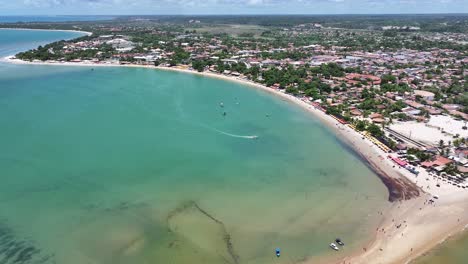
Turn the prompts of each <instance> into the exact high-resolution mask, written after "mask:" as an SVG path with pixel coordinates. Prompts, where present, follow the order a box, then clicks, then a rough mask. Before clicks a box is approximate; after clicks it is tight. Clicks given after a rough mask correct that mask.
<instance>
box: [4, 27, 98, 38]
mask: <svg viewBox="0 0 468 264" xmlns="http://www.w3.org/2000/svg"><path fill="white" fill-rule="evenodd" d="M0 30H27V31H31V30H32V31H63V32H75V33H83V34H85V35H87V36H91V35H93V33H92V32H88V31H80V30H70V29H39V28H0Z"/></svg>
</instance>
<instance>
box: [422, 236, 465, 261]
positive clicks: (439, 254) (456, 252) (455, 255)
mask: <svg viewBox="0 0 468 264" xmlns="http://www.w3.org/2000/svg"><path fill="white" fill-rule="evenodd" d="M467 249H468V234H467V233H466V232H465V233H464V234H462V235H460V236H457V237H454V238H452V239H450V240H448V241H446V242H444V243H443V244H441V245H440V246H438V247H437V248H435V249H433V250H431V251H430V252H429V253H428V254H427V255H425V256H423V257H421V258H419V259H418V260H416V261H414V262H413V264H439V263H450V264H465V263H467V260H468V250H467Z"/></svg>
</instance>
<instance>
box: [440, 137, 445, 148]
mask: <svg viewBox="0 0 468 264" xmlns="http://www.w3.org/2000/svg"><path fill="white" fill-rule="evenodd" d="M439 148H444V140H443V139H441V140H440V141H439Z"/></svg>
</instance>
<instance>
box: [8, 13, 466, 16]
mask: <svg viewBox="0 0 468 264" xmlns="http://www.w3.org/2000/svg"><path fill="white" fill-rule="evenodd" d="M340 15H370V16H372V15H374V16H384V15H468V12H462V13H455V12H448V13H320V14H319V13H317V14H300V13H283V14H281V13H271V14H268V13H267V14H261V13H239V14H212V13H207V14H95V15H90V14H16V15H0V17H14V16H48V17H53V16H84V17H86V16H87V17H92V16H340Z"/></svg>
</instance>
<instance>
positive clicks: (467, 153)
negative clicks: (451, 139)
mask: <svg viewBox="0 0 468 264" xmlns="http://www.w3.org/2000/svg"><path fill="white" fill-rule="evenodd" d="M455 155H456V156H457V157H458V158H460V159H464V158H468V149H466V148H458V149H456V150H455Z"/></svg>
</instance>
